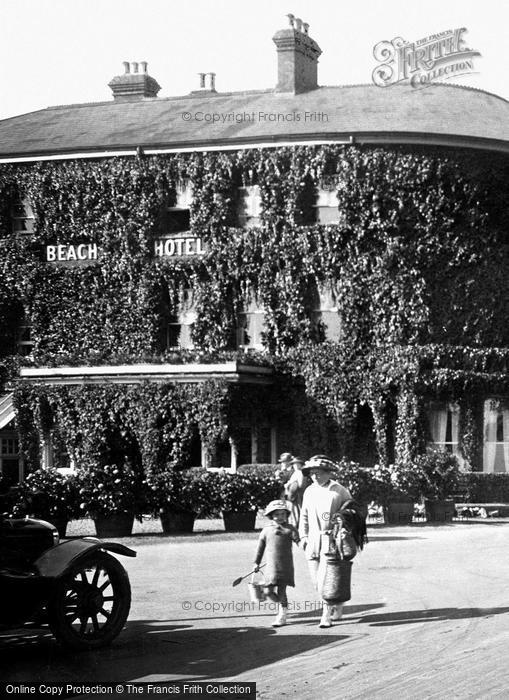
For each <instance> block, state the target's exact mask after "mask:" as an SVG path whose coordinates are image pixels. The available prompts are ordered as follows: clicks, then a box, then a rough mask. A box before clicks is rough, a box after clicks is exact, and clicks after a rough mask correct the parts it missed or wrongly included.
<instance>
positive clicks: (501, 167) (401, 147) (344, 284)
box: [0, 88, 509, 478]
mask: <svg viewBox="0 0 509 700" xmlns="http://www.w3.org/2000/svg"><path fill="white" fill-rule="evenodd" d="M375 89H376V88H375ZM154 99H157V98H154ZM295 99H298V96H295ZM273 140H274V141H276V142H275V143H271V144H269V145H266V144H265V145H263V146H259V145H256V143H255V144H251V145H238V147H235V148H234V147H232V145H231V143H230V144H228V148H226V147H225V148H224V149H223V150H222V149H221V148H220V147H218V146H215V147H214V149H208V148H207V147H206V146H203V145H200V146H197V147H196V148H195V149H192V148H191V149H189V148H188V149H186V150H185V152H184V149H178V148H174V149H173V150H172V152H166V153H163V152H161V153H154V154H149V153H145V152H144V151H143V149H138V153H137V154H136V155H134V154H133V155H111V154H108V155H102V156H98V157H94V158H92V157H78V156H74V157H73V156H72V155H69V156H68V157H66V158H59V159H55V158H53V157H50V154H48V157H46V158H44V157H39V158H37V159H35V158H34V159H32V160H31V159H30V158H24V159H20V162H14V161H15V160H16V159H13V158H10V159H4V160H3V161H2V162H0V238H1V239H2V240H1V249H0V252H1V255H0V329H1V335H2V338H1V342H0V382H1V386H0V389H1V394H0V396H2V397H3V398H2V399H0V426H1V430H0V439H2V440H3V442H2V445H5V446H6V447H5V449H4V448H2V449H3V454H2V458H3V461H2V465H3V466H2V470H3V472H4V475H5V476H8V477H9V478H13V476H16V470H17V476H18V477H19V476H22V475H23V473H26V471H30V470H33V469H36V468H38V467H39V466H41V464H42V465H43V466H44V465H46V466H47V465H48V464H54V465H55V466H57V467H62V468H65V467H68V466H69V465H74V466H75V467H77V468H80V467H81V466H82V465H87V464H92V463H97V462H103V463H112V462H114V463H118V464H121V463H123V462H125V461H126V460H127V461H129V463H130V464H133V465H135V467H136V468H137V469H138V470H140V471H141V472H143V473H146V474H148V473H153V472H156V471H158V470H162V469H165V468H166V467H168V466H171V467H178V468H180V467H184V466H196V465H197V464H205V465H208V466H223V467H230V466H232V465H233V466H235V465H238V464H241V463H250V462H260V463H261V462H273V461H275V458H276V455H277V454H278V453H279V452H280V451H283V450H285V451H291V452H293V453H296V454H301V455H303V456H304V457H307V456H309V455H311V454H313V453H317V452H319V453H323V452H325V453H327V454H330V455H331V456H332V457H333V458H339V457H340V456H345V457H347V458H351V459H355V460H358V461H360V462H361V463H362V464H364V465H367V466H369V465H372V464H374V463H375V462H382V463H390V462H394V461H407V460H411V459H412V458H413V457H414V456H415V455H417V454H419V453H422V452H424V451H425V450H426V449H427V447H429V446H430V445H433V444H434V445H438V446H441V447H443V448H445V449H448V450H450V451H453V452H454V453H455V454H457V455H458V457H459V458H460V461H461V463H462V466H463V468H464V469H468V470H476V471H485V472H490V471H509V374H508V367H509V327H508V324H507V314H508V311H509V275H508V269H509V242H508V224H509V205H508V200H507V194H506V193H507V189H508V184H509V182H508V180H509V177H508V176H509V156H508V155H507V154H506V153H505V152H503V149H502V150H500V149H498V150H493V149H490V148H485V149H480V148H478V147H476V148H469V147H468V144H467V143H465V144H463V145H462V146H461V147H459V146H456V145H454V143H452V140H451V144H441V145H436V144H432V143H430V144H426V143H421V144H413V145H410V144H409V143H408V144H405V143H401V142H400V143H398V144H396V143H393V144H391V143H385V144H383V145H381V144H376V143H372V144H368V143H355V142H353V143H336V142H334V141H335V140H334V139H332V138H331V139H330V141H329V142H327V135H326V134H325V135H324V136H323V137H322V141H323V143H321V144H318V145H317V144H312V143H305V142H304V140H302V139H301V141H300V142H299V143H297V142H296V143H295V144H290V145H278V143H277V140H276V139H273ZM280 140H281V141H283V140H284V139H283V138H281V139H280ZM409 141H410V140H409ZM225 145H226V144H225ZM8 161H10V162H8ZM179 241H180V242H179ZM2 401H3V404H2ZM2 406H3V409H2ZM2 410H3V413H2ZM2 416H3V420H2ZM8 440H10V441H11V442H10V443H8V442H7V441H8ZM18 440H19V448H18V447H17V445H18V442H17V441H18ZM9 449H10V450H11V452H12V453H10V452H9ZM9 459H10V460H11V461H10V462H9Z"/></svg>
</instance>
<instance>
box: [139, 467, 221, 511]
mask: <svg viewBox="0 0 509 700" xmlns="http://www.w3.org/2000/svg"><path fill="white" fill-rule="evenodd" d="M211 476H212V475H211V473H210V472H207V471H206V470H205V469H202V468H194V469H189V470H185V471H177V470H175V469H168V470H167V471H165V472H164V473H161V474H158V475H156V476H153V477H151V478H150V483H149V494H150V496H149V498H150V510H151V511H152V512H153V513H154V514H159V511H160V509H161V508H164V509H165V510H168V511H171V512H173V513H195V514H196V517H198V518H206V517H210V516H211V515H214V514H215V513H216V512H217V511H218V503H217V499H216V496H215V492H214V488H213V483H212V482H213V478H212V479H211ZM211 487H212V488H211ZM215 499H216V500H215Z"/></svg>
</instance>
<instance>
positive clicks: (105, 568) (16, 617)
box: [0, 515, 136, 649]
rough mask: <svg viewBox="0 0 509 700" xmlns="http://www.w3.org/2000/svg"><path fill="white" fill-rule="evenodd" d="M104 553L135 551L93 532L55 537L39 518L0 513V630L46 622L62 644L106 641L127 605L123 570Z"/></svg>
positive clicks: (114, 633)
mask: <svg viewBox="0 0 509 700" xmlns="http://www.w3.org/2000/svg"><path fill="white" fill-rule="evenodd" d="M109 552H113V553H115V554H122V555H125V556H129V557H135V556H136V552H134V551H133V550H132V549H129V548H128V547H125V546H124V545H121V544H118V543H116V542H102V541H100V540H98V539H96V538H94V537H84V538H82V539H71V540H65V541H63V542H60V541H59V536H58V532H57V529H56V528H55V527H54V526H53V525H51V524H50V523H48V522H45V521H43V520H35V519H33V518H11V517H7V516H6V515H2V516H0V630H5V629H13V628H19V627H21V626H23V625H25V624H26V623H31V625H35V626H44V625H49V627H50V629H51V631H52V632H53V634H54V636H55V637H56V639H57V640H58V641H59V642H61V643H62V644H64V645H65V646H67V647H71V648H74V649H94V648H98V647H102V646H104V645H106V644H109V643H110V642H111V641H112V640H113V639H115V637H116V636H117V635H118V634H119V633H120V632H121V630H122V628H123V626H124V624H125V621H126V620H127V616H128V614H129V609H130V606H131V587H130V584H129V579H128V576H127V573H126V571H125V569H124V567H123V566H122V565H121V564H120V562H119V561H118V560H117V559H116V558H115V557H114V556H112V555H111V554H109Z"/></svg>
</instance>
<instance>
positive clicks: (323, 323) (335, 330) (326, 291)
mask: <svg viewBox="0 0 509 700" xmlns="http://www.w3.org/2000/svg"><path fill="white" fill-rule="evenodd" d="M313 297H314V299H313V304H312V307H313V310H312V319H313V323H314V324H315V327H316V330H317V334H318V335H319V336H320V337H321V338H323V339H324V340H338V339H339V337H340V336H341V319H340V317H339V314H338V306H337V301H336V294H335V292H334V290H333V289H332V287H331V285H319V286H318V288H317V289H316V290H315V293H314V295H313Z"/></svg>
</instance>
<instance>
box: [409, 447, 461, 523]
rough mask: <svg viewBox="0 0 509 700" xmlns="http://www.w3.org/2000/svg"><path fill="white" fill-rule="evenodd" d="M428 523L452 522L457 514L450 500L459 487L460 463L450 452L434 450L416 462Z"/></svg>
mask: <svg viewBox="0 0 509 700" xmlns="http://www.w3.org/2000/svg"><path fill="white" fill-rule="evenodd" d="M415 469H416V470H417V472H418V478H419V485H420V492H421V495H422V497H423V499H424V508H425V512H426V520H427V521H428V522H437V523H439V522H450V521H452V519H453V516H454V512H455V505H454V500H453V499H452V498H450V497H451V496H452V495H453V494H454V493H455V492H456V491H457V490H458V487H459V482H460V473H461V472H460V469H459V465H458V461H457V459H456V457H454V455H452V454H450V453H449V452H444V451H440V450H433V451H430V452H428V453H427V454H425V455H420V456H419V457H418V458H417V459H416V460H415Z"/></svg>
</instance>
